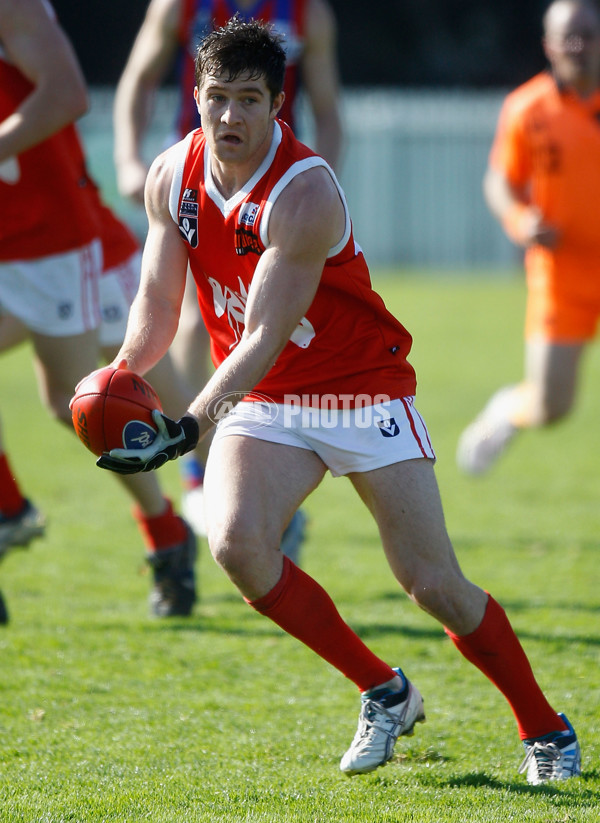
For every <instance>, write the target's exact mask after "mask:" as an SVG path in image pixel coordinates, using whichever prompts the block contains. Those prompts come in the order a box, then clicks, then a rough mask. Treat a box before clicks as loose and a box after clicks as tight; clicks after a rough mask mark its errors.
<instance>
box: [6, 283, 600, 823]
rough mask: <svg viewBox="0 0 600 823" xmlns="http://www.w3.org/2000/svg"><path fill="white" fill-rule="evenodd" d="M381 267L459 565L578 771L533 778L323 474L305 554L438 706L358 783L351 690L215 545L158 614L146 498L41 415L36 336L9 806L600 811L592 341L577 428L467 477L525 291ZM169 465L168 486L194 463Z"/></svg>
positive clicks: (545, 814)
mask: <svg viewBox="0 0 600 823" xmlns="http://www.w3.org/2000/svg"><path fill="white" fill-rule="evenodd" d="M377 283H378V287H379V289H380V291H381V292H382V294H383V295H384V296H385V298H386V301H387V303H388V305H389V307H390V308H391V309H392V310H393V311H394V312H395V313H396V314H397V315H398V316H399V317H400V318H401V319H402V321H403V322H404V323H405V324H406V325H407V327H408V328H409V329H410V330H411V331H412V332H413V334H414V337H415V345H414V349H413V356H412V361H413V363H414V364H415V366H416V367H417V371H418V374H419V381H420V382H419V391H418V404H417V405H418V408H419V410H420V411H421V413H422V414H423V416H424V417H425V419H426V421H427V423H428V426H429V429H430V432H431V435H432V438H433V442H434V445H435V447H436V450H437V454H438V467H437V472H438V478H439V483H440V487H441V491H442V497H443V499H444V503H445V509H446V516H447V521H448V528H449V531H450V533H451V535H452V536H453V539H454V543H455V546H456V551H457V554H458V557H459V560H460V562H461V564H462V566H463V568H464V570H465V572H466V573H467V574H468V576H469V577H471V579H473V580H474V581H475V582H477V583H479V584H480V585H482V586H484V587H485V588H488V589H490V590H491V591H492V592H493V593H494V595H495V596H496V598H497V599H498V600H499V601H500V602H501V603H502V604H503V605H504V607H505V608H506V610H507V612H508V614H509V617H510V618H511V620H512V621H513V624H514V626H515V628H516V630H517V632H518V634H519V636H520V638H521V640H522V642H523V645H524V647H525V649H526V651H527V653H528V654H529V656H530V659H531V661H532V664H533V666H534V669H535V671H536V673H537V675H538V678H539V680H540V683H541V684H542V686H543V688H544V689H545V691H546V693H547V695H548V697H549V699H550V701H551V702H552V704H553V705H554V706H555V707H556V709H557V711H564V712H566V713H567V714H568V715H569V717H570V719H571V720H572V722H573V723H574V724H575V726H576V728H577V731H578V733H579V737H580V740H581V744H582V751H583V775H582V778H581V779H579V780H573V781H568V782H566V783H564V784H560V785H549V786H542V787H536V788H532V787H529V786H528V785H527V784H526V781H525V778H524V777H523V776H520V775H518V774H517V768H518V765H519V763H520V761H521V758H522V748H521V744H520V742H519V740H518V736H517V734H516V727H515V723H514V720H513V717H512V714H511V712H510V710H509V709H508V706H507V704H506V703H505V701H504V699H503V698H502V697H501V696H500V695H499V693H497V692H496V691H495V689H494V688H493V687H492V686H491V685H490V684H489V683H488V682H487V681H486V680H485V679H484V677H483V676H482V675H481V674H480V673H479V672H478V671H477V670H475V669H474V668H473V667H471V666H470V665H469V664H468V663H466V662H465V661H464V660H463V659H462V658H461V657H460V655H458V654H457V652H456V651H455V650H454V648H453V647H452V646H451V644H450V642H449V641H448V640H447V639H446V638H445V636H444V634H443V632H442V631H441V628H440V627H439V625H438V624H437V623H435V621H433V620H432V619H431V618H429V617H428V616H427V615H426V614H424V613H421V612H420V611H419V610H418V609H417V608H416V607H415V606H413V605H412V604H411V603H410V602H409V601H408V599H407V598H406V596H405V595H404V594H403V593H402V592H401V591H400V590H399V588H398V587H397V586H396V584H395V583H394V580H393V578H392V576H391V574H390V572H389V571H388V569H387V566H386V564H385V561H384V558H383V554H382V552H381V550H380V547H379V543H378V540H377V537H376V535H375V531H374V528H373V525H372V523H371V521H370V519H369V516H368V515H367V513H366V510H364V509H363V508H362V507H361V505H360V504H359V503H358V501H357V498H356V497H355V496H354V493H353V492H352V490H351V488H350V485H349V483H348V482H347V481H345V480H343V479H338V480H332V479H326V480H325V481H324V483H323V485H322V487H321V488H320V489H318V490H317V491H316V492H315V493H314V494H313V496H312V497H311V498H310V499H309V500H308V501H307V503H306V509H307V511H308V513H309V516H310V519H311V523H310V532H309V539H308V541H307V543H306V545H305V549H304V561H303V565H304V567H305V569H306V570H307V571H308V572H309V573H310V574H312V575H314V576H315V577H316V578H317V579H318V580H319V581H320V582H322V583H323V584H324V585H325V586H326V588H327V589H328V590H329V592H330V593H331V594H332V596H333V597H334V599H335V600H336V603H337V604H338V607H339V608H340V610H341V612H342V614H343V616H344V617H345V619H346V620H348V622H349V623H350V624H351V625H352V626H353V627H354V628H355V629H356V630H357V631H358V632H359V634H360V635H361V637H363V638H364V639H365V640H366V641H367V642H368V643H369V644H370V646H371V647H372V648H373V649H374V650H375V651H376V652H377V653H379V654H380V655H382V656H383V657H384V658H385V659H386V660H388V661H389V662H390V663H391V664H392V665H401V666H402V667H403V668H404V669H405V670H406V672H407V674H408V675H409V677H411V678H412V679H413V680H414V681H415V683H416V684H417V685H418V687H419V688H420V690H421V691H422V693H423V694H424V696H425V701H426V709H427V723H425V724H423V725H420V726H418V728H417V733H416V735H415V736H414V737H413V738H410V739H404V740H403V739H401V740H400V742H399V744H398V745H397V747H396V756H395V758H394V760H393V761H392V762H391V763H390V764H388V765H387V766H385V767H384V768H382V769H379V770H378V771H376V772H374V773H372V774H370V775H366V776H362V777H355V778H352V779H348V778H345V777H343V776H342V775H341V773H340V772H339V768H338V763H339V758H340V756H341V755H342V753H343V752H344V751H345V749H346V748H347V746H348V744H349V742H350V740H351V739H352V736H353V734H354V731H355V728H356V719H357V715H358V710H359V701H358V696H357V693H356V690H355V688H354V687H353V686H352V685H351V684H350V683H348V682H347V681H346V680H344V679H343V678H342V677H341V675H339V674H338V673H337V672H336V671H334V670H333V669H331V668H330V667H329V666H328V665H326V664H324V663H323V662H322V661H321V660H320V659H319V658H317V657H316V656H314V655H313V654H312V653H311V652H309V651H308V650H306V649H305V648H304V647H302V646H301V645H300V644H298V643H297V642H296V641H294V640H292V639H291V638H289V637H287V636H286V635H284V634H283V633H282V632H281V631H280V630H279V629H277V628H276V627H275V626H274V625H272V624H270V623H269V622H268V621H267V620H266V619H265V618H263V617H261V616H260V615H258V614H256V613H254V612H253V611H252V610H250V609H249V608H248V607H247V606H245V604H244V603H243V602H242V601H241V600H240V598H239V596H238V595H237V593H236V592H235V590H234V589H233V587H232V585H231V584H230V583H229V582H228V581H227V579H226V578H225V577H224V575H223V573H222V572H221V571H219V569H218V568H217V567H216V566H215V565H214V563H213V562H212V560H211V559H210V557H209V555H208V552H207V550H206V547H205V546H203V547H202V552H201V559H200V564H199V571H200V578H201V602H200V604H199V605H198V607H197V609H196V613H195V615H194V616H193V617H192V618H191V619H188V620H185V619H175V620H170V621H166V622H165V621H156V620H151V619H150V618H148V617H147V612H146V596H147V592H148V588H149V578H148V576H147V574H146V572H145V569H144V564H143V562H142V546H141V542H140V539H139V536H138V533H137V530H136V527H135V525H134V523H133V521H132V519H131V517H130V514H129V504H128V502H126V501H125V500H124V499H123V497H122V495H121V494H120V491H119V488H118V486H117V483H116V482H115V481H114V480H113V478H111V477H109V476H107V475H106V474H105V473H103V472H101V471H99V470H97V469H96V468H95V467H94V465H93V459H92V458H91V456H90V455H89V453H87V452H86V451H85V450H84V449H83V447H82V446H81V445H80V444H79V443H78V442H77V441H76V440H75V438H74V437H73V436H72V435H71V434H70V433H68V432H66V431H63V430H62V429H60V428H59V427H58V425H56V424H54V423H52V422H51V421H50V419H49V417H48V416H47V415H46V414H45V413H44V412H43V411H42V410H41V408H40V406H39V402H38V400H37V395H36V391H35V386H34V378H33V373H32V368H31V363H30V353H29V352H28V350H27V349H22V350H21V351H18V352H13V353H10V354H8V355H5V356H4V357H3V358H1V359H0V386H1V387H2V393H1V396H2V401H1V409H0V411H1V414H2V418H3V423H4V428H5V435H6V439H7V442H8V444H9V452H10V455H11V458H12V462H13V467H14V468H15V470H16V471H17V474H18V476H19V478H20V480H21V481H22V484H23V486H24V487H25V489H26V491H27V493H28V494H29V495H30V496H31V497H32V499H33V500H35V501H36V503H37V504H38V505H39V506H40V507H41V508H43V510H44V511H45V512H46V513H47V514H48V516H49V520H50V524H49V529H48V534H47V537H46V538H44V539H43V540H40V541H38V542H37V543H36V544H34V545H33V546H32V547H31V548H30V550H28V551H25V552H14V553H13V554H11V555H10V556H9V557H8V558H7V559H6V560H5V562H4V563H3V564H2V567H1V575H0V588H1V589H2V591H3V592H4V594H5V597H6V599H7V601H8V605H9V608H10V611H11V618H12V619H11V622H10V624H9V625H8V626H6V627H0V655H1V656H0V770H1V775H2V776H1V780H0V822H1V823H30V822H31V821H39V822H40V823H42V821H43V823H59V822H60V823H63V821H77V823H79V822H80V821H81V823H88V821H90V822H93V823H96V822H98V823H99V822H100V821H103V822H104V821H111V822H112V821H119V823H121V822H122V823H130V822H131V823H135V822H136V821H144V820H149V821H153V823H167V821H168V823H188V822H189V823H194V822H195V821H226V822H229V821H231V823H238V822H241V821H265V822H266V821H286V823H288V822H289V823H295V822H296V821H298V822H299V823H300V822H301V823H335V822H336V821H368V822H369V823H391V822H392V821H394V823H403V822H404V821H418V823H446V821H447V823H462V821H469V823H479V822H480V821H485V822H486V823H491V822H492V821H513V820H514V821H518V822H519V823H521V821H536V822H537V823H565V822H566V821H598V820H600V743H599V742H598V741H599V740H600V707H599V687H598V663H599V646H600V621H599V615H600V594H599V593H598V579H599V571H598V569H599V564H598V550H599V546H600V538H599V534H600V528H599V527H600V506H599V500H600V471H598V450H599V446H600V430H599V425H598V420H599V411H600V393H599V391H598V385H599V384H600V359H599V356H598V352H597V351H596V350H592V351H590V355H589V357H588V358H587V359H586V361H585V364H584V373H583V380H582V392H581V397H580V403H579V405H578V408H577V410H576V412H575V413H574V415H573V416H572V417H571V418H570V419H569V420H568V421H566V422H565V423H563V424H561V425H560V426H557V427H556V428H555V429H553V430H546V431H543V432H533V433H530V434H528V435H527V436H526V437H523V438H522V440H520V441H517V442H516V443H515V445H514V446H513V447H511V449H510V451H509V453H508V454H507V455H506V457H505V458H504V459H503V460H502V461H501V463H500V464H499V465H498V466H497V469H496V470H495V471H494V472H493V473H492V474H490V475H489V476H486V477H485V478H482V479H478V480H473V479H470V478H466V477H462V476H461V475H459V473H458V472H457V470H456V468H455V464H454V450H455V445H456V441H457V438H458V435H459V433H460V431H461V429H462V427H463V426H464V425H465V424H466V423H467V422H468V421H469V420H470V418H471V417H472V416H473V415H474V414H475V413H476V412H477V411H478V410H479V408H480V407H481V405H482V404H483V402H484V401H485V400H486V398H487V396H488V394H489V393H490V392H491V391H492V390H493V389H495V388H496V387H498V386H499V385H501V384H503V383H505V382H510V381H514V380H516V379H518V377H519V376H520V373H521V318H522V312H523V287H522V283H521V281H520V279H519V278H518V277H517V276H492V275H487V276H485V277H474V276H473V277H468V276H464V277H461V276H452V277H451V276H442V275H433V274H425V273H419V272H409V273H401V272H396V273H393V272H387V273H386V272H381V273H379V274H378V276H377ZM160 475H161V477H162V478H163V479H164V483H165V487H166V489H167V491H169V492H170V493H171V494H172V495H173V496H174V497H175V498H177V497H178V494H179V489H178V477H177V467H176V466H175V465H169V466H167V467H165V468H163V469H162V470H161V472H160Z"/></svg>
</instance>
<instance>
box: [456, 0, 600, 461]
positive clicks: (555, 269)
mask: <svg viewBox="0 0 600 823" xmlns="http://www.w3.org/2000/svg"><path fill="white" fill-rule="evenodd" d="M543 28H544V37H543V45H544V52H545V54H546V57H547V60H548V62H549V71H545V72H542V73H541V74H538V75H536V76H535V77H533V78H532V79H531V80H529V81H528V82H526V83H524V84H523V85H522V86H520V87H519V88H517V89H516V90H515V91H513V92H512V93H511V94H509V95H508V97H507V98H506V100H505V101H504V104H503V107H502V110H501V113H500V118H499V122H498V128H497V132H496V136H495V139H494V143H493V146H492V150H491V153H490V159H489V166H488V169H487V172H486V176H485V179H484V194H485V198H486V201H487V203H488V206H489V208H490V210H491V211H492V213H493V214H494V216H495V217H496V218H497V219H498V220H499V221H500V223H501V224H502V226H503V227H504V230H505V231H506V233H507V235H508V236H509V237H510V238H511V240H513V242H515V243H516V244H517V245H519V246H522V247H523V248H524V249H525V269H526V275H527V310H526V320H525V374H524V378H523V379H522V381H521V382H520V383H517V384H515V385H511V386H506V387H504V388H501V389H500V390H499V391H498V392H496V394H494V395H493V396H492V398H491V399H490V400H489V401H488V403H487V405H486V406H485V408H484V409H483V411H482V412H481V413H480V414H479V415H478V417H476V419H475V420H474V421H473V422H472V423H471V424H470V425H469V426H468V427H467V428H466V429H465V431H464V432H463V433H462V435H461V437H460V440H459V444H458V451H457V462H458V465H459V467H460V468H461V469H462V470H464V471H465V472H467V473H469V474H481V473H483V472H485V471H486V470H487V469H489V468H490V467H491V465H492V464H493V463H494V461H495V460H496V459H497V458H498V457H499V455H500V454H501V453H502V452H503V451H504V450H505V449H506V447H507V446H508V444H509V443H510V442H511V441H512V440H513V438H514V437H515V435H516V434H517V433H518V432H519V431H521V430H522V429H528V428H532V427H535V426H544V425H547V424H549V423H551V422H554V421H556V420H559V419H560V418H562V417H564V416H565V415H566V414H567V413H568V412H569V411H570V409H571V408H572V406H573V402H574V398H575V392H576V387H577V377H578V372H579V363H580V360H581V355H582V352H583V350H584V348H585V346H586V344H587V343H588V342H589V341H590V340H592V338H593V337H594V336H595V333H596V328H597V325H598V319H599V317H600V10H599V7H598V5H596V4H595V3H594V1H593V0H554V1H553V2H551V3H550V5H549V6H548V8H547V10H546V12H545V15H544V18H543Z"/></svg>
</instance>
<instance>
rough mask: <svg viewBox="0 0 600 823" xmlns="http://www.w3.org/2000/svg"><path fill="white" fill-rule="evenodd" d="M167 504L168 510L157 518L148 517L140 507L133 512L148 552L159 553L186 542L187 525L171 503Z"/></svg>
mask: <svg viewBox="0 0 600 823" xmlns="http://www.w3.org/2000/svg"><path fill="white" fill-rule="evenodd" d="M166 503H167V508H166V509H165V510H164V512H163V513H162V514H157V515H156V516H155V517H146V515H145V514H144V512H143V511H142V510H141V509H140V508H139V506H136V507H135V508H134V510H133V516H134V517H135V519H136V520H137V521H138V526H139V529H140V531H141V533H142V536H143V538H144V543H145V544H146V548H147V549H148V551H151V552H157V551H158V552H159V551H162V550H163V549H171V548H173V546H176V545H177V544H178V543H183V541H184V540H185V537H186V534H187V529H186V527H185V523H184V522H183V520H182V519H181V517H178V516H177V515H176V514H175V512H174V511H173V504H172V503H171V501H170V500H167V501H166Z"/></svg>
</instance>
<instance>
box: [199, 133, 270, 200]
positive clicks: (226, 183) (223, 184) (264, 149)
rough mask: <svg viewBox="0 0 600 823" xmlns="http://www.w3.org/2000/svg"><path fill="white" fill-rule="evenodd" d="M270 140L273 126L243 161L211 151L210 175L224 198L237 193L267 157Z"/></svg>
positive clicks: (227, 198)
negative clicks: (264, 138) (258, 145)
mask: <svg viewBox="0 0 600 823" xmlns="http://www.w3.org/2000/svg"><path fill="white" fill-rule="evenodd" d="M272 141H273V128H272V127H271V128H270V129H269V131H268V138H267V139H266V140H265V141H264V142H263V143H262V144H261V145H260V147H259V149H258V150H257V151H255V152H254V153H253V154H252V155H251V157H249V158H248V159H247V160H246V161H245V162H244V161H239V162H237V161H235V160H227V159H224V158H219V157H218V156H217V155H216V154H215V153H214V152H212V151H211V153H210V171H211V176H212V179H213V183H214V184H215V186H216V187H217V189H218V190H219V193H220V194H221V195H222V196H223V197H224V198H225V200H229V199H230V198H231V197H233V196H234V195H235V194H237V192H238V191H241V189H243V188H244V186H245V185H246V184H247V183H248V181H249V180H251V178H252V177H253V176H254V174H255V173H256V172H257V170H258V169H259V168H260V166H261V164H262V163H263V161H264V160H265V158H266V157H267V155H268V153H269V150H270V148H271V144H272Z"/></svg>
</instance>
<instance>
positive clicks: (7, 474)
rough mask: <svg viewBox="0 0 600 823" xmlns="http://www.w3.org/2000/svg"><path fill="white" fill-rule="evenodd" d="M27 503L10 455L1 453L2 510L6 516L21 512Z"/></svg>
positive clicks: (0, 493) (0, 497) (0, 504)
mask: <svg viewBox="0 0 600 823" xmlns="http://www.w3.org/2000/svg"><path fill="white" fill-rule="evenodd" d="M24 505H25V498H24V497H23V495H22V494H21V490H20V488H19V485H18V483H17V479H16V477H15V476H14V474H13V473H12V471H11V468H10V464H9V462H8V457H7V456H6V455H5V454H0V511H1V512H2V514H3V515H5V517H12V516H13V515H14V514H19V512H20V511H21V510H22V509H23V506H24Z"/></svg>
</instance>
